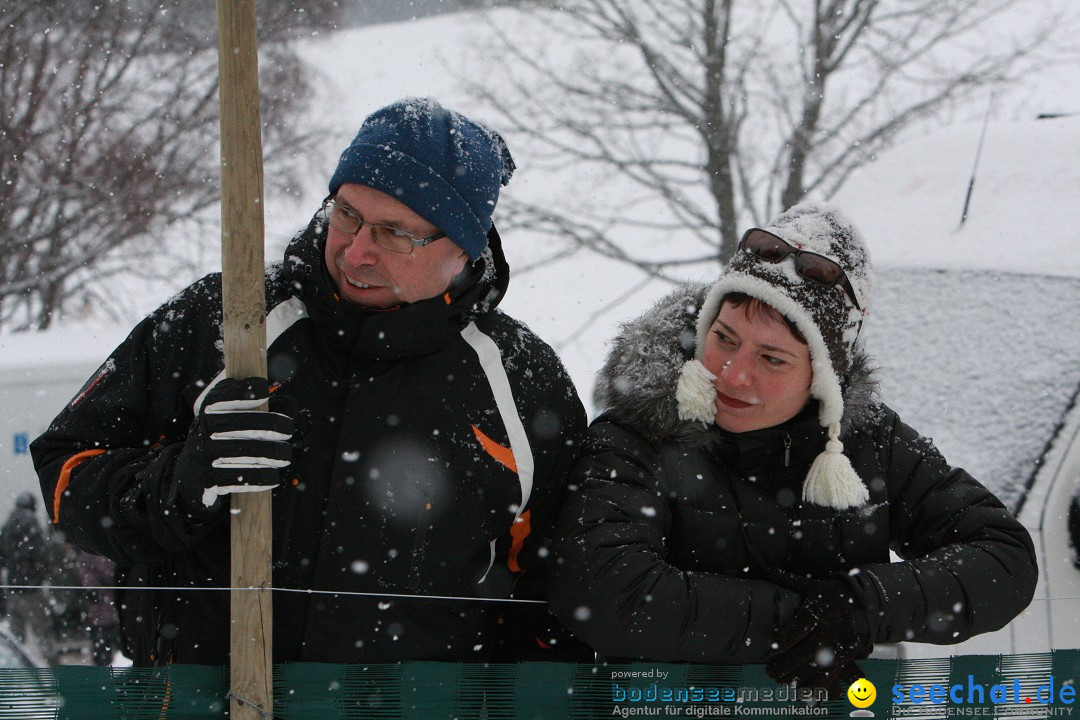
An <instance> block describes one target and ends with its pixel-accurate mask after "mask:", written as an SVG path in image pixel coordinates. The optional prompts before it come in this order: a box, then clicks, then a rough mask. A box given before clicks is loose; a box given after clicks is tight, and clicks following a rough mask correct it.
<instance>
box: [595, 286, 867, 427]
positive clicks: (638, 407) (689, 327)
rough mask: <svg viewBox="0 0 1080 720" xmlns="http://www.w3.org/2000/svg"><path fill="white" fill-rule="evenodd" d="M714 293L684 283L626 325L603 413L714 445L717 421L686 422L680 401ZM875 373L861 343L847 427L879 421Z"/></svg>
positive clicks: (847, 402)
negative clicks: (702, 319) (686, 371)
mask: <svg viewBox="0 0 1080 720" xmlns="http://www.w3.org/2000/svg"><path fill="white" fill-rule="evenodd" d="M708 290H709V287H708V286H707V285H704V284H702V283H689V284H686V285H681V286H679V287H678V288H676V289H675V290H674V291H672V292H671V293H669V294H668V295H666V296H664V297H663V298H661V299H660V300H659V301H657V303H656V304H655V305H653V307H652V308H650V309H649V310H648V311H646V312H645V313H644V314H642V315H641V316H640V317H637V318H634V319H633V320H630V321H628V322H625V323H623V324H622V325H621V326H620V331H619V333H618V335H617V336H616V337H615V339H614V340H613V341H612V342H611V349H610V351H609V353H608V356H607V359H606V360H605V361H604V365H603V367H602V368H601V369H600V372H599V373H598V375H597V379H596V387H595V389H594V391H593V402H594V403H595V405H596V408H597V410H598V411H604V410H611V411H613V412H615V413H616V414H617V415H618V416H619V417H620V418H623V419H625V420H626V421H627V422H629V423H631V424H633V425H634V426H635V427H639V428H641V429H642V431H643V432H645V433H647V434H648V435H649V436H651V437H655V438H658V439H661V440H669V439H673V438H676V437H677V438H679V439H680V440H682V441H684V442H687V443H688V444H691V445H698V444H704V443H707V442H709V437H708V436H709V435H710V434H711V430H712V428H713V427H714V426H713V423H712V422H702V421H701V420H700V419H696V420H684V419H681V418H680V417H679V397H678V395H679V388H678V385H679V379H680V377H681V374H682V370H683V366H684V365H685V364H686V363H687V361H689V360H693V359H694V355H695V350H696V343H697V333H696V329H697V320H698V315H699V312H698V310H699V308H702V312H704V309H703V306H704V303H705V296H706V294H707V292H708ZM875 373H876V368H875V367H874V364H873V361H872V360H871V358H870V357H869V356H868V355H866V354H865V352H864V351H863V349H862V346H861V345H857V346H856V348H855V351H854V352H853V353H852V357H851V364H850V366H849V368H848V371H847V373H846V375H845V376H844V378H843V380H842V381H841V383H840V387H841V392H842V395H843V400H844V402H843V408H844V411H843V415H842V417H841V420H840V423H841V428H843V429H846V428H857V427H860V426H863V425H865V424H868V423H870V422H872V421H873V420H874V419H875V418H876V417H878V415H879V412H880V405H879V404H878V401H877V392H878V380H877V377H876V374H875ZM710 386H711V383H710ZM709 390H710V391H711V390H712V388H711V387H710V388H709ZM711 419H712V418H711V417H710V420H711Z"/></svg>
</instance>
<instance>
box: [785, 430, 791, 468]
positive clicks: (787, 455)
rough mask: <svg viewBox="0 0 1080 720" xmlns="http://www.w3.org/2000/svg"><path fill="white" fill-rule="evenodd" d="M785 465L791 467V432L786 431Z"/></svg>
mask: <svg viewBox="0 0 1080 720" xmlns="http://www.w3.org/2000/svg"><path fill="white" fill-rule="evenodd" d="M784 467H791V433H784Z"/></svg>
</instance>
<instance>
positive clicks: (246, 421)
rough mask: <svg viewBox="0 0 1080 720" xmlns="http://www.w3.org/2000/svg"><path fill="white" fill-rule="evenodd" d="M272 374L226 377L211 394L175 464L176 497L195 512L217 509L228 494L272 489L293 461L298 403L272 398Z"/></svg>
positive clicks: (285, 398) (174, 495)
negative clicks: (265, 406) (269, 379)
mask: <svg viewBox="0 0 1080 720" xmlns="http://www.w3.org/2000/svg"><path fill="white" fill-rule="evenodd" d="M269 394H270V393H269V388H268V383H267V381H266V378H261V377H250V378H246V379H244V380H237V379H233V378H225V379H223V380H221V381H220V382H219V383H218V384H217V385H215V386H214V387H213V388H212V389H211V390H210V392H208V393H207V394H206V397H205V398H204V400H203V405H202V410H201V411H200V412H199V415H198V417H196V418H195V421H194V422H193V423H192V425H191V430H190V431H189V433H188V438H187V441H186V442H185V443H184V449H183V450H181V451H180V454H179V456H177V459H176V464H175V465H174V466H173V490H172V495H173V501H174V502H175V501H178V502H179V503H180V504H181V505H182V507H183V508H184V509H186V510H187V511H188V512H189V513H191V514H195V515H205V514H207V513H208V512H217V511H218V510H220V509H221V508H223V507H224V506H225V505H226V504H227V503H222V502H219V499H220V497H221V496H222V495H228V494H229V493H234V492H254V491H259V490H272V489H273V488H274V487H276V486H277V485H279V484H280V483H281V469H282V468H284V467H287V466H288V465H289V463H290V462H291V461H292V446H291V445H289V438H291V437H292V434H293V415H294V414H295V403H294V402H293V401H292V399H291V398H287V397H281V398H278V397H275V398H272V399H270V400H269V411H268V412H264V411H258V410H255V408H257V407H259V406H260V405H263V404H264V403H266V402H267V398H268V396H269Z"/></svg>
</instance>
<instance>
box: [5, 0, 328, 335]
mask: <svg viewBox="0 0 1080 720" xmlns="http://www.w3.org/2000/svg"><path fill="white" fill-rule="evenodd" d="M332 9H333V3H332V2H329V0H327V2H316V3H306V4H304V5H303V7H302V9H301V10H297V9H294V8H293V6H292V4H291V3H289V2H286V1H284V0H272V1H270V2H267V3H266V4H265V5H264V6H263V7H262V8H261V10H260V36H261V37H260V40H261V41H262V43H263V48H264V58H263V62H262V71H263V74H264V80H263V85H264V88H267V89H268V90H269V92H266V93H264V98H263V101H264V102H263V105H264V107H263V117H264V120H265V130H264V134H265V149H266V153H267V157H268V169H272V170H273V172H268V173H267V178H268V179H269V180H270V181H271V182H276V183H278V184H279V185H282V186H285V187H288V186H289V185H290V184H292V185H293V187H295V181H294V173H295V171H297V170H299V167H298V163H300V162H302V160H303V156H304V152H305V149H306V148H307V147H308V146H309V145H310V141H311V139H312V134H313V132H312V129H311V127H310V123H309V124H306V125H303V126H302V127H301V124H300V123H298V122H296V121H295V117H294V116H295V115H296V114H298V109H299V108H302V106H303V104H304V102H305V100H306V99H307V97H308V95H309V93H310V81H309V80H308V76H307V73H306V71H305V70H304V69H303V67H302V66H301V64H300V61H299V60H298V58H297V57H296V56H295V55H294V54H293V53H292V52H291V50H290V49H289V48H288V45H287V41H288V40H289V39H291V38H292V37H294V36H295V34H296V33H297V32H298V31H299V30H300V29H302V28H304V27H312V26H322V25H325V24H327V23H329V22H330V21H331V18H332V14H331V13H332ZM0 27H2V28H3V32H0V326H6V327H7V328H9V329H13V330H19V329H28V328H39V329H41V328H45V327H47V326H48V325H49V324H50V322H51V321H52V319H53V317H54V315H55V314H57V313H58V312H59V311H61V310H64V309H73V308H78V307H79V306H81V305H86V304H92V303H100V302H102V301H106V300H107V298H108V297H109V294H110V290H109V284H108V280H109V279H110V278H111V277H113V276H114V275H116V274H117V273H121V272H127V273H131V272H134V273H136V274H140V273H141V274H143V275H144V276H146V277H160V274H161V273H165V274H168V273H171V272H174V271H175V270H176V267H177V265H176V263H183V262H185V260H186V258H187V257H188V256H189V255H190V254H191V253H192V251H193V247H185V248H178V247H169V246H166V244H165V243H163V242H162V241H161V234H162V232H163V231H164V230H165V229H166V228H170V227H172V226H175V225H176V224H178V223H188V224H190V225H191V228H190V234H191V235H192V236H193V237H197V236H199V235H202V236H204V237H209V238H210V239H211V240H213V239H214V238H213V236H212V234H211V233H209V232H208V231H209V230H210V228H209V227H207V226H208V225H214V223H216V219H215V218H213V217H212V213H208V212H203V211H205V210H206V209H207V208H209V207H210V206H212V205H213V204H214V203H216V202H217V199H218V196H219V189H218V180H217V178H218V169H217V164H218V128H217V112H218V103H217V58H216V42H217V41H216V36H215V34H214V5H213V3H184V2H182V1H181V0H172V1H171V2H165V3H161V2H153V3H149V2H139V1H138V0H136V1H135V2H115V1H113V0H106V1H105V2H101V3H60V2H55V1H53V0H6V1H5V2H4V3H3V5H2V6H0ZM151 258H152V259H153V262H150V259H151ZM170 258H171V259H172V260H173V261H175V262H172V263H170V262H161V261H162V260H168V259H170Z"/></svg>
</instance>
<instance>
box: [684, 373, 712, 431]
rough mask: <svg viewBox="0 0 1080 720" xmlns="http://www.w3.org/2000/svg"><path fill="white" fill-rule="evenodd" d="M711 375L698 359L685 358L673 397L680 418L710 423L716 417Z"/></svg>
mask: <svg viewBox="0 0 1080 720" xmlns="http://www.w3.org/2000/svg"><path fill="white" fill-rule="evenodd" d="M715 379H716V376H715V375H713V374H712V373H711V372H710V371H709V368H707V367H705V365H704V364H702V362H701V361H700V360H687V361H686V362H685V363H683V366H682V370H680V371H679V382H678V385H677V386H676V387H675V398H676V400H678V403H679V419H680V420H696V421H698V422H703V423H706V424H708V423H711V422H713V421H714V420H715V419H716V388H714V387H713V380H715Z"/></svg>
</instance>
